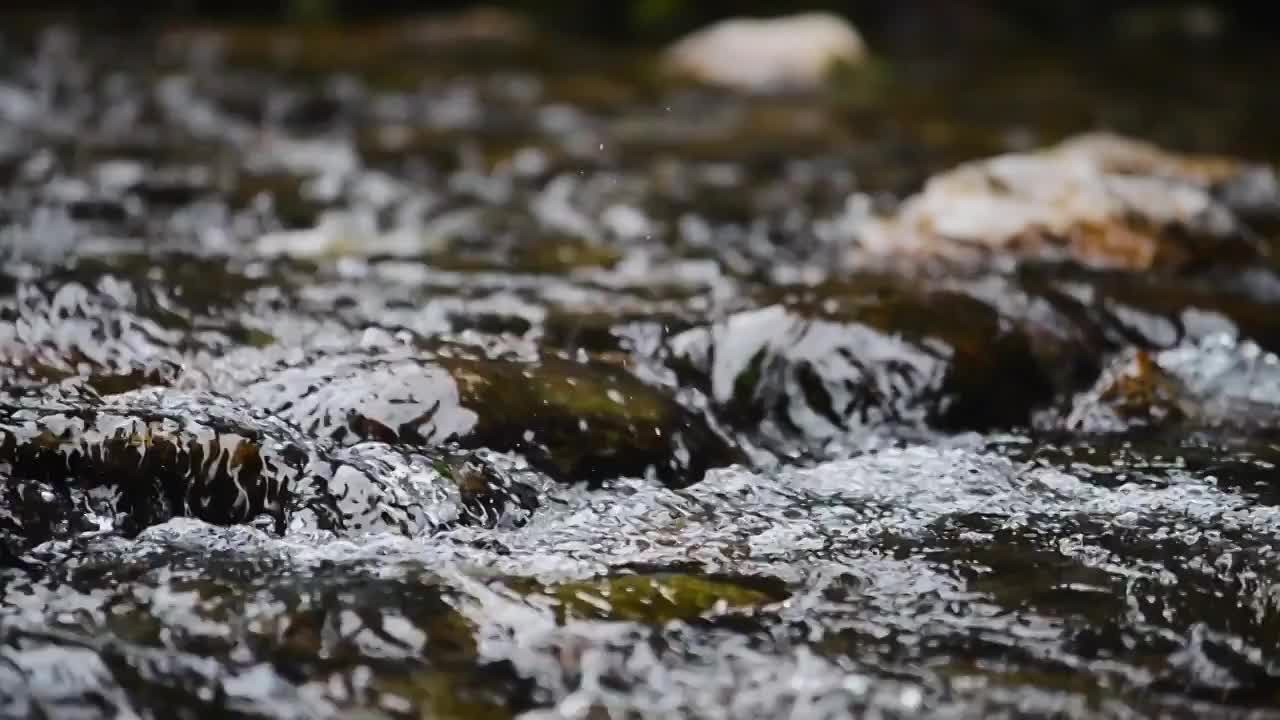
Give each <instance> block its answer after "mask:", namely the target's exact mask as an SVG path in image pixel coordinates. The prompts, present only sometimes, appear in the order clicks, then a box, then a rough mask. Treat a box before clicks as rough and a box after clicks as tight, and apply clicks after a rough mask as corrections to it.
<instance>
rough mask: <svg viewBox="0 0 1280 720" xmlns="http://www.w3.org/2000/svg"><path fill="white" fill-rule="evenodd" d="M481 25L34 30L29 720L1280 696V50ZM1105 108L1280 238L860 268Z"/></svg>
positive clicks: (14, 637)
mask: <svg viewBox="0 0 1280 720" xmlns="http://www.w3.org/2000/svg"><path fill="white" fill-rule="evenodd" d="M478 17H482V18H484V17H487V18H488V20H487V21H485V22H480V21H478V20H476V19H475V18H474V17H473V18H472V19H471V21H470V22H469V24H456V23H455V24H453V25H449V24H448V21H444V20H439V21H419V20H413V21H406V22H403V23H392V24H389V25H379V26H371V27H367V28H352V29H347V30H345V31H342V32H338V31H335V30H330V29H326V28H301V29H299V28H294V29H281V28H262V27H246V28H222V29H220V30H218V29H212V30H209V29H206V30H200V29H172V30H165V31H163V32H160V31H146V32H141V31H139V32H137V33H134V34H128V33H125V34H121V33H120V32H114V33H111V34H101V33H95V32H92V31H87V30H76V29H73V28H69V27H51V28H39V27H35V26H32V27H27V26H25V25H16V26H15V27H14V28H12V29H10V30H9V31H7V32H5V33H4V34H0V187H3V192H2V193H0V240H2V241H3V246H4V247H3V249H0V253H3V256H2V257H3V264H2V265H0V361H2V364H0V387H2V388H3V390H2V391H0V717H3V718H49V719H52V718H100V717H102V718H133V717H145V718H152V717H154V718H174V717H182V718H198V717H199V718H203V717H234V718H350V719H352V720H355V719H356V718H359V719H362V720H364V719H372V718H507V717H515V716H519V717H526V718H561V717H565V718H642V717H643V718H650V717H652V718H657V717H707V718H716V717H721V718H754V717H759V718H772V717H797V718H801V717H803V718H842V717H884V718H911V717H956V718H969V717H1050V716H1052V717H1079V718H1085V717H1089V718H1092V717H1115V718H1129V717H1134V718H1138V717H1170V718H1178V717H1188V718H1192V717H1239V718H1270V717H1277V718H1280V513H1278V512H1277V511H1276V505H1277V504H1280V475H1278V471H1277V466H1278V465H1280V431H1277V427H1278V426H1277V422H1276V420H1277V418H1280V358H1277V356H1276V355H1275V354H1274V353H1275V352H1276V351H1280V266H1277V265H1275V264H1274V263H1273V262H1272V260H1271V259H1270V258H1271V257H1272V252H1271V246H1272V244H1273V243H1275V241H1276V240H1280V233H1277V232H1276V231H1275V228H1276V226H1277V225H1276V223H1275V219H1276V214H1275V213H1274V210H1275V207H1276V206H1277V205H1276V203H1275V200H1276V196H1278V195H1280V191H1277V190H1276V187H1275V180H1274V176H1273V175H1268V174H1267V172H1269V171H1266V170H1265V167H1266V164H1267V163H1269V162H1274V161H1276V160H1277V159H1280V137H1277V136H1276V135H1275V131H1274V118H1275V116H1276V115H1275V111H1276V110H1277V109H1280V108H1277V107H1276V99H1275V97H1274V94H1273V93H1271V94H1268V93H1263V92H1260V90H1259V88H1261V87H1266V72H1265V67H1266V64H1265V63H1264V62H1258V61H1257V60H1256V58H1253V57H1251V56H1247V55H1246V56H1244V57H1240V56H1239V54H1229V53H1223V54H1222V55H1221V56H1219V55H1216V54H1215V55H1213V56H1201V55H1195V54H1191V55H1187V54H1185V53H1174V54H1172V55H1170V57H1168V58H1166V57H1164V56H1160V57H1159V58H1153V57H1143V58H1142V62H1132V63H1129V64H1127V65H1125V64H1124V63H1123V62H1122V60H1124V59H1125V58H1127V59H1129V60H1134V59H1135V58H1136V57H1137V56H1138V55H1139V53H1137V52H1134V53H1133V54H1130V55H1126V54H1124V53H1123V51H1115V52H1118V53H1119V54H1120V59H1117V58H1115V57H1095V56H1093V55H1088V54H1081V55H1079V56H1071V57H1069V58H1067V59H1060V60H1056V61H1055V60H1053V59H1052V58H1045V57H1042V55H1041V54H1036V53H1034V52H1032V53H1025V54H1021V55H1016V56H1014V57H1018V58H1019V59H1020V61H1019V62H1018V63H1010V62H1008V61H1007V60H1006V61H998V60H997V58H995V57H988V56H986V55H983V54H981V53H979V54H976V55H972V56H970V55H965V56H964V57H962V58H960V59H958V60H957V59H955V58H948V57H947V56H946V54H945V53H937V52H933V53H930V52H922V53H917V54H916V55H911V54H905V55H904V56H903V57H900V58H899V57H890V58H889V59H883V58H881V59H877V60H876V61H874V63H873V64H872V65H871V66H870V67H869V68H865V69H859V70H856V71H850V72H849V73H848V76H847V77H842V78H840V79H839V80H838V81H837V84H836V85H835V86H833V87H834V88H835V89H834V90H833V91H832V92H830V93H827V94H823V95H821V96H812V95H807V96H785V97H773V98H755V99H747V98H744V97H740V96H737V95H734V94H731V93H727V92H720V91H716V90H711V89H708V88H704V87H698V86H695V85H690V84H686V83H681V82H678V81H673V80H669V79H665V78H662V77H661V76H660V75H658V74H657V73H656V72H655V71H654V70H653V69H652V68H653V63H652V58H651V57H649V56H647V55H644V54H641V53H637V54H632V53H630V52H629V51H623V50H603V49H599V48H591V47H586V46H582V45H579V44H575V43H570V42H566V41H563V40H559V39H556V38H549V37H547V36H544V35H539V34H537V33H535V32H533V31H532V30H530V29H529V28H526V27H524V26H523V25H522V24H520V23H519V22H516V21H513V20H508V19H503V18H502V17H501V16H495V17H489V16H478ZM1001 57H1009V56H1001ZM1119 66H1124V67H1126V68H1127V69H1126V71H1125V72H1123V73H1117V72H1116V71H1115V68H1116V67H1119ZM1098 125H1102V126H1107V127H1113V128H1116V129H1119V130H1122V131H1125V132H1128V133H1132V134H1136V135H1138V136H1140V137H1143V138H1146V139H1150V140H1155V141H1159V142H1162V143H1167V144H1169V145H1171V146H1173V147H1180V148H1184V149H1189V150H1208V151H1215V152H1225V153H1229V154H1232V155H1235V156H1238V157H1242V158H1245V159H1247V160H1249V161H1251V162H1253V163H1256V164H1258V167H1259V168H1261V169H1259V170H1257V171H1256V172H1257V173H1262V174H1261V175H1254V176H1251V177H1254V180H1253V181H1251V182H1252V183H1253V184H1251V185H1250V186H1249V187H1251V188H1253V193H1252V194H1251V195H1249V197H1250V198H1253V199H1254V200H1256V201H1257V202H1251V203H1243V204H1245V205H1249V206H1250V207H1249V210H1250V212H1248V213H1244V214H1243V215H1242V217H1245V219H1246V220H1247V223H1248V233H1249V237H1250V238H1251V242H1252V243H1253V245H1254V248H1255V249H1259V248H1260V251H1259V252H1258V253H1256V254H1254V255H1252V256H1251V257H1250V259H1249V260H1248V261H1239V260H1238V258H1235V257H1232V256H1229V255H1228V254H1225V253H1224V254H1221V255H1213V256H1210V257H1208V258H1198V259H1196V261H1195V262H1193V263H1190V264H1184V265H1183V266H1180V267H1177V268H1168V267H1154V268H1152V269H1149V270H1147V271H1142V272H1132V271H1126V270H1116V269H1109V270H1108V269H1098V268H1094V269H1090V268H1088V267H1087V266H1080V265H1075V264H1070V263H1067V264H1063V263H1030V262H1025V263H1016V262H1012V261H1011V260H1010V259H1009V258H1003V259H1002V258H1000V257H995V258H991V259H989V260H988V261H984V262H982V263H980V264H979V265H978V266H976V267H975V266H974V265H972V264H970V265H965V266H964V267H963V268H957V267H952V266H947V265H945V264H943V265H936V264H935V263H931V262H923V261H921V262H895V261H893V260H892V259H890V260H884V259H883V258H881V259H880V260H874V259H871V258H868V257H865V256H863V255H859V254H858V253H857V252H852V251H851V248H852V249H854V250H856V248H857V243H858V237H859V234H860V232H861V229H862V228H863V227H864V226H865V224H866V223H867V222H868V219H869V218H870V216H871V215H873V214H875V213H878V212H883V211H887V210H890V209H892V208H893V207H894V205H895V204H896V203H897V202H898V201H900V200H901V199H903V198H904V197H905V196H906V195H907V194H909V193H910V192H913V191H915V190H916V189H918V188H919V187H920V186H921V183H922V182H923V181H924V180H925V178H926V177H928V176H929V175H930V174H931V173H935V172H939V171H942V170H945V169H946V168H947V167H949V166H950V165H952V164H953V163H955V162H958V161H961V160H965V159H969V158H973V157H978V156H982V155H987V154H991V153H996V152H1003V151H1009V150H1021V149H1026V148H1028V147H1032V146H1039V145H1044V144H1047V143H1050V142H1055V141H1057V140H1058V139H1060V138H1061V137H1063V136H1064V135H1065V134H1067V133H1068V132H1073V131H1078V130H1083V129H1089V128H1091V127H1095V126H1098ZM1268 179H1269V180H1268ZM1268 181H1269V182H1270V183H1271V184H1270V185H1267V182H1268ZM1268 193H1271V195H1268ZM1269 203H1270V204H1269ZM1237 204H1238V205H1239V204H1242V203H1237Z"/></svg>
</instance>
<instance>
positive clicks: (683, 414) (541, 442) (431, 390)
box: [241, 346, 740, 485]
mask: <svg viewBox="0 0 1280 720" xmlns="http://www.w3.org/2000/svg"><path fill="white" fill-rule="evenodd" d="M241 392H242V394H243V396H244V397H245V398H246V399H247V400H248V401H249V402H251V403H253V404H254V405H256V406H260V407H266V408H269V409H271V410H272V411H273V412H275V413H277V414H279V415H280V416H281V417H283V418H286V419H287V420H289V421H290V422H293V423H295V424H296V425H298V426H299V427H301V428H302V429H303V430H304V431H305V432H307V433H311V434H314V435H318V436H321V437H325V438H327V439H329V440H332V441H334V442H337V443H342V444H351V443H356V442H361V441H365V440H377V441H380V442H386V443H391V444H394V445H398V446H402V447H413V448H427V447H440V446H445V445H453V444H456V445H459V446H461V447H468V448H491V449H494V450H499V451H514V452H518V453H521V454H523V455H525V456H526V457H527V458H528V459H529V461H530V462H532V463H533V464H534V465H535V466H537V467H539V468H542V469H544V470H546V471H547V472H549V473H551V474H552V475H553V476H555V477H556V478H558V479H561V480H565V481H577V480H590V481H599V480H604V479H608V478H611V477H616V476H619V475H644V474H645V473H646V472H647V471H648V470H649V469H650V468H652V469H653V470H655V471H656V473H657V475H658V477H660V478H661V479H662V480H663V481H664V482H667V483H670V484H673V485H687V484H689V483H693V482H697V481H698V480H700V479H701V478H702V475H703V473H704V472H705V471H706V470H707V469H708V468H711V467H717V466H722V465H728V464H732V463H733V462H736V461H738V460H739V459H740V456H739V455H738V453H737V452H736V451H735V450H734V449H733V448H732V447H731V446H730V445H729V444H728V443H726V442H725V441H724V440H723V439H721V438H720V437H719V436H718V435H716V433H715V432H714V431H713V430H712V429H711V428H710V427H709V426H708V425H707V423H706V421H705V420H704V419H702V418H701V417H699V416H698V415H696V414H694V413H693V412H691V411H689V410H687V409H686V408H684V407H682V406H681V405H680V404H679V403H677V402H676V401H675V400H674V399H672V398H671V397H669V396H668V395H667V394H666V393H664V392H663V391H661V390H658V389H656V388H653V387H650V386H649V385H646V384H645V383H643V382H641V381H640V380H638V379H636V378H635V377H634V376H632V375H631V374H629V373H627V372H626V371H623V370H619V369H616V368H613V367H609V366H607V365H603V364H600V363H595V362H576V361H571V360H566V359H563V358H559V357H556V356H551V355H548V356H542V357H537V358H522V359H521V358H492V357H486V356H484V355H482V354H480V353H479V352H478V351H477V350H476V349H470V348H466V347H463V346H444V347H441V348H438V349H437V350H435V351H433V352H429V353H422V354H407V353H398V354H397V353H391V354H388V355H385V356H379V355H361V354H339V355H327V356H326V355H321V356H317V357H314V358H311V359H310V360H308V361H304V362H301V363H297V364H291V365H287V366H284V367H281V368H279V369H278V370H277V371H275V372H274V373H272V374H270V375H268V376H267V377H265V378H263V379H262V380H261V381H258V382H254V383H251V384H249V385H248V386H247V387H245V388H243V390H242V391H241Z"/></svg>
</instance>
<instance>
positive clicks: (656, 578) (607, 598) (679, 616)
mask: <svg viewBox="0 0 1280 720" xmlns="http://www.w3.org/2000/svg"><path fill="white" fill-rule="evenodd" d="M510 584H511V585H513V586H514V587H515V588H516V589H517V590H521V591H524V592H527V593H540V594H542V595H546V596H548V597H551V598H554V600H555V602H556V605H555V612H556V617H557V619H558V620H559V621H560V622H561V623H563V622H566V621H567V620H569V619H578V620H615V621H627V622H637V623H644V624H650V625H663V624H666V623H668V622H671V621H673V620H692V619H694V618H698V617H701V616H703V615H706V614H708V613H712V612H718V611H725V610H746V609H751V608H756V607H760V606H763V605H768V604H770V603H775V602H780V601H782V600H784V599H786V597H787V595H788V593H787V591H786V588H785V587H784V586H783V585H782V583H779V582H777V581H776V580H773V579H771V578H742V577H732V576H726V575H692V574H686V573H676V572H658V573H640V574H633V575H612V576H607V577H600V578H594V579H591V580H581V581H575V582H566V583H559V584H556V585H550V586H539V585H537V584H536V583H530V582H529V581H520V580H513V581H510Z"/></svg>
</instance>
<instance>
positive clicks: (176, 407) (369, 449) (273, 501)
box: [0, 392, 536, 546]
mask: <svg viewBox="0 0 1280 720" xmlns="http://www.w3.org/2000/svg"><path fill="white" fill-rule="evenodd" d="M0 476H3V477H4V479H5V483H4V488H3V492H0V539H3V540H5V541H6V542H8V543H11V544H16V545H18V546H25V545H31V544H36V543H39V542H43V541H46V540H50V539H55V538H59V537H67V536H70V535H75V534H78V533H81V532H86V531H98V530H109V529H115V530H119V531H122V532H125V533H128V534H132V533H136V532H138V531H140V530H142V529H143V528H146V527H149V526H151V525H155V524H157V523H161V522H164V521H167V520H169V519H171V518H174V517H194V518H198V519H201V520H204V521H206V522H210V523H215V524H221V525H225V524H235V523H248V522H254V523H259V522H261V523H265V526H266V527H269V528H271V529H274V530H275V531H276V532H284V531H285V530H286V528H289V529H294V530H332V531H339V532H348V533H360V532H370V531H384V532H395V533H401V534H407V535H416V534H419V533H423V532H427V531H431V530H434V529H437V528H439V527H442V526H446V525H449V524H455V523H459V522H462V523H466V522H479V523H487V524H493V523H495V522H497V521H498V518H499V517H500V516H501V514H502V512H503V511H504V510H505V509H507V505H508V502H507V501H508V500H514V504H515V505H522V506H524V507H526V508H532V506H533V504H534V503H535V502H536V501H535V500H534V495H533V493H532V491H527V489H526V488H524V487H523V486H522V485H520V484H519V483H517V482H515V481H512V480H510V479H509V478H506V477H504V476H502V474H501V473H499V472H498V471H497V470H495V469H493V468H491V467H487V466H486V465H485V463H484V462H483V461H481V460H478V459H476V458H472V457H464V456H454V455H449V454H445V453H440V452H435V453H432V454H430V455H425V454H420V453H405V452H403V451H400V450H397V449H394V448H391V447H388V446H386V445H382V444H379V443H362V444H359V445H355V446H353V447H350V448H345V449H341V450H330V449H328V448H327V447H326V446H325V445H323V444H317V443H315V442H312V441H310V440H308V439H306V438H304V437H303V436H301V435H300V434H299V433H298V432H297V431H296V430H295V429H293V428H292V427H291V426H289V425H288V424H286V423H284V422H281V421H280V420H278V419H276V418H273V417H270V416H266V415H263V414H261V413H256V412H251V411H249V410H247V409H244V408H243V407H242V406H239V405H237V404H236V403H234V402H232V401H230V400H227V399H225V398H221V397H219V396H216V395H210V394H199V395H185V394H181V393H171V392H140V393H131V394H127V395H121V396H117V397H115V398H112V399H110V400H108V401H104V402H99V403H97V404H96V405H94V406H91V407H89V408H75V409H68V408H57V407H5V408H3V416H0ZM508 493H510V494H508ZM517 498H518V499H517ZM513 506H514V505H513Z"/></svg>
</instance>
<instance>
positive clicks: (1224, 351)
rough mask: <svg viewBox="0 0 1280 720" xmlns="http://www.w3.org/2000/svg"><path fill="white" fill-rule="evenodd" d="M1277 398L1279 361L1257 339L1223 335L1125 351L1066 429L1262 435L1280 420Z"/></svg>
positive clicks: (1076, 407)
mask: <svg viewBox="0 0 1280 720" xmlns="http://www.w3.org/2000/svg"><path fill="white" fill-rule="evenodd" d="M1277 398H1280V358H1277V357H1276V355H1275V354H1273V353H1269V352H1266V351H1264V350H1263V349H1262V348H1260V347H1258V345H1256V344H1254V343H1253V342H1250V341H1243V342H1242V341H1239V340H1236V339H1235V338H1233V337H1231V336H1230V335H1225V334H1217V335H1210V336H1207V337H1204V338H1201V339H1199V340H1198V341H1187V342H1184V343H1181V344H1179V345H1178V346H1176V347H1173V348H1170V349H1168V350H1165V351H1162V352H1149V351H1145V350H1129V351H1126V352H1124V353H1121V354H1120V355H1119V356H1118V357H1116V358H1114V359H1113V360H1112V362H1111V364H1110V365H1109V366H1108V367H1107V368H1105V369H1104V371H1103V373H1102V376H1101V377H1100V378H1099V379H1098V381H1097V383H1095V385H1094V386H1093V387H1092V388H1091V389H1089V390H1087V391H1085V392H1083V393H1080V394H1079V395H1077V396H1076V397H1075V398H1074V399H1073V401H1072V406H1071V410H1070V412H1069V413H1068V414H1067V416H1066V418H1065V420H1063V422H1062V424H1063V425H1065V427H1066V428H1067V429H1070V430H1077V431H1084V432H1090V433H1099V432H1123V431H1126V430H1133V429H1136V428H1157V429H1158V428H1165V429H1168V428H1186V429H1189V428H1200V429H1217V428H1234V429H1236V430H1248V431H1250V432H1251V433H1252V434H1255V435H1256V434H1258V433H1266V432H1267V431H1269V430H1270V428H1272V427H1274V424H1275V422H1276V421H1277V420H1278V419H1280V405H1278V404H1277ZM1042 424H1046V425H1048V426H1054V425H1055V424H1056V422H1055V421H1053V420H1048V421H1047V422H1045V423H1042Z"/></svg>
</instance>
